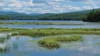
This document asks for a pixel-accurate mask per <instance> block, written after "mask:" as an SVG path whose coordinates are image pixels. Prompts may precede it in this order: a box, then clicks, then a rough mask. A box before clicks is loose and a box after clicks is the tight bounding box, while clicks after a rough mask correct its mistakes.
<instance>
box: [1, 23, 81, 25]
mask: <svg viewBox="0 0 100 56" xmlns="http://www.w3.org/2000/svg"><path fill="white" fill-rule="evenodd" d="M0 24H34V25H83V24H79V23H60V22H59V23H57V22H56V23H55V22H33V23H31V22H0Z"/></svg>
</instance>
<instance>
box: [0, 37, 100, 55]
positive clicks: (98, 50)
mask: <svg viewBox="0 0 100 56" xmlns="http://www.w3.org/2000/svg"><path fill="white" fill-rule="evenodd" d="M65 36H66V35H65ZM82 36H83V38H84V41H83V42H74V43H63V44H62V45H61V46H62V47H61V48H59V49H51V50H50V49H46V48H43V47H39V46H38V44H37V42H29V41H28V40H38V39H41V38H38V39H37V38H31V37H28V36H15V37H12V38H11V39H10V40H9V41H8V42H9V45H10V49H9V51H8V52H5V53H0V56H100V35H82ZM98 43H99V44H98ZM12 44H13V45H12Z"/></svg>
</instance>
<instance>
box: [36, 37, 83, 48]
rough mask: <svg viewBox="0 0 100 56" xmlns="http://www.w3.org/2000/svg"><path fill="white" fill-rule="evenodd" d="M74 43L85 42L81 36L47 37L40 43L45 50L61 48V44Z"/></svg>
mask: <svg viewBox="0 0 100 56" xmlns="http://www.w3.org/2000/svg"><path fill="white" fill-rule="evenodd" d="M73 41H83V38H82V37H81V36H77V35H74V36H60V37H59V36H58V37H45V38H43V39H42V40H39V41H38V43H39V45H40V46H41V47H45V48H49V49H52V48H60V43H59V42H66V43H70V42H73Z"/></svg>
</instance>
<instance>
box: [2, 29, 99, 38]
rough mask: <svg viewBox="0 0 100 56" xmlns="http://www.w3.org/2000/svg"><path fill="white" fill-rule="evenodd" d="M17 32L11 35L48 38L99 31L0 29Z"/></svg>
mask: <svg viewBox="0 0 100 56" xmlns="http://www.w3.org/2000/svg"><path fill="white" fill-rule="evenodd" d="M15 31H16V32H19V34H13V35H27V36H31V37H35V36H49V35H63V34H97V35H100V29H96V28H76V29H60V28H44V29H20V28H17V29H16V28H0V32H15Z"/></svg>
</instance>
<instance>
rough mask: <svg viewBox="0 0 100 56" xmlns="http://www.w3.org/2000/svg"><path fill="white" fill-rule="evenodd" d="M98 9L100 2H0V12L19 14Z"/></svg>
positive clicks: (24, 0)
mask: <svg viewBox="0 0 100 56" xmlns="http://www.w3.org/2000/svg"><path fill="white" fill-rule="evenodd" d="M95 8H100V0H0V10H3V11H15V12H19V13H28V14H30V13H65V12H73V11H81V10H88V9H95Z"/></svg>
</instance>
